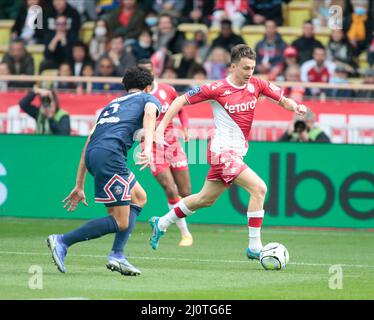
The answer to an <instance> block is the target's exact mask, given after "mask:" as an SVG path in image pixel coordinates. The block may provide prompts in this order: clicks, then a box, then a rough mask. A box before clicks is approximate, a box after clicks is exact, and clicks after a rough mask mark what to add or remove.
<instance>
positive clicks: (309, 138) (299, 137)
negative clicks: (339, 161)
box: [279, 110, 330, 143]
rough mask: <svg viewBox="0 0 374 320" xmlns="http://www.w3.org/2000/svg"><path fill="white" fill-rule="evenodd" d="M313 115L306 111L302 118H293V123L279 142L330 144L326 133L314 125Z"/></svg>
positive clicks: (314, 118) (314, 117)
mask: <svg viewBox="0 0 374 320" xmlns="http://www.w3.org/2000/svg"><path fill="white" fill-rule="evenodd" d="M315 121H316V116H315V114H314V113H313V112H312V111H310V110H308V111H307V113H306V114H305V115H304V116H303V117H299V116H297V115H296V116H295V119H294V122H293V123H292V124H291V125H290V126H289V129H288V130H287V131H286V132H285V133H284V134H283V136H282V137H281V138H280V139H279V141H283V142H286V141H288V142H321V143H322V142H323V143H328V142H330V138H329V137H328V136H327V135H326V133H325V132H324V131H323V130H322V129H320V128H318V127H317V126H316V124H315Z"/></svg>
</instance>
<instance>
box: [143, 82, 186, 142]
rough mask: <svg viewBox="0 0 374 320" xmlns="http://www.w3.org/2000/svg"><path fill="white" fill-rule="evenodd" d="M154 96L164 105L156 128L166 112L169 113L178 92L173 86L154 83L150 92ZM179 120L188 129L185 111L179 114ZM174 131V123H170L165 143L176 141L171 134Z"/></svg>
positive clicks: (166, 131) (166, 130)
mask: <svg viewBox="0 0 374 320" xmlns="http://www.w3.org/2000/svg"><path fill="white" fill-rule="evenodd" d="M150 94H152V95H153V96H155V97H156V98H157V99H158V100H159V101H160V102H161V105H162V109H161V114H160V116H159V117H158V119H157V124H156V126H157V125H158V124H159V123H160V121H161V120H162V119H163V118H164V116H165V113H166V111H168V109H169V107H170V105H171V103H172V102H173V101H174V100H175V98H177V97H178V94H177V92H176V91H175V89H174V88H173V87H172V86H169V85H168V84H165V83H160V82H157V81H154V86H153V89H152V91H151V92H150ZM178 117H179V120H180V122H181V124H182V127H183V128H187V127H188V116H187V112H186V111H185V110H183V109H182V110H181V111H180V112H179V113H178ZM172 129H174V125H173V121H170V122H169V123H168V125H167V127H166V129H165V141H170V140H175V135H174V134H172V132H170V131H171V130H172Z"/></svg>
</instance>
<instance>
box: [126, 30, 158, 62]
mask: <svg viewBox="0 0 374 320" xmlns="http://www.w3.org/2000/svg"><path fill="white" fill-rule="evenodd" d="M131 52H132V54H133V55H134V57H135V59H136V60H141V59H150V58H151V56H152V54H153V52H154V50H153V43H152V33H151V31H149V29H143V30H142V32H141V33H140V34H139V37H138V39H137V40H136V42H135V43H133V44H132V45H131Z"/></svg>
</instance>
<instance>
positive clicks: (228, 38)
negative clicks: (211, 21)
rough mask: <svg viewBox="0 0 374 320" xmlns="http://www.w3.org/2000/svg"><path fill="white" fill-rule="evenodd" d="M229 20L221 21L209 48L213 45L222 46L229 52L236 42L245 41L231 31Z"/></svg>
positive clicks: (213, 46)
mask: <svg viewBox="0 0 374 320" xmlns="http://www.w3.org/2000/svg"><path fill="white" fill-rule="evenodd" d="M231 26H232V23H231V20H222V21H221V32H220V34H219V35H218V37H217V38H215V39H214V40H213V42H212V45H211V49H213V48H215V47H222V48H224V49H226V51H227V52H231V48H232V47H233V46H235V45H237V44H241V43H245V41H244V39H243V38H242V37H241V36H239V35H237V34H235V33H234V32H233V31H232V27H231Z"/></svg>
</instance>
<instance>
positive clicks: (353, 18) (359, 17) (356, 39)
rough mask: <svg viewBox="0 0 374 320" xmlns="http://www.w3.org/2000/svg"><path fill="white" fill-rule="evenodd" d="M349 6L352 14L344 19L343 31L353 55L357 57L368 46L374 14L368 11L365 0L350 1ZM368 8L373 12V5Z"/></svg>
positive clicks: (373, 25) (373, 23)
mask: <svg viewBox="0 0 374 320" xmlns="http://www.w3.org/2000/svg"><path fill="white" fill-rule="evenodd" d="M371 2H372V1H371ZM351 5H352V13H351V14H349V15H348V16H346V18H345V19H344V21H343V29H344V32H345V33H346V34H347V38H348V41H349V42H350V44H351V45H352V47H353V50H354V54H355V55H356V56H359V55H360V54H361V53H362V52H363V51H364V50H366V48H367V47H368V46H369V44H370V38H371V34H372V32H373V30H374V21H373V15H374V14H373V12H370V11H368V9H369V2H368V1H367V0H352V1H351ZM370 7H371V10H372V11H374V9H373V5H370Z"/></svg>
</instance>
